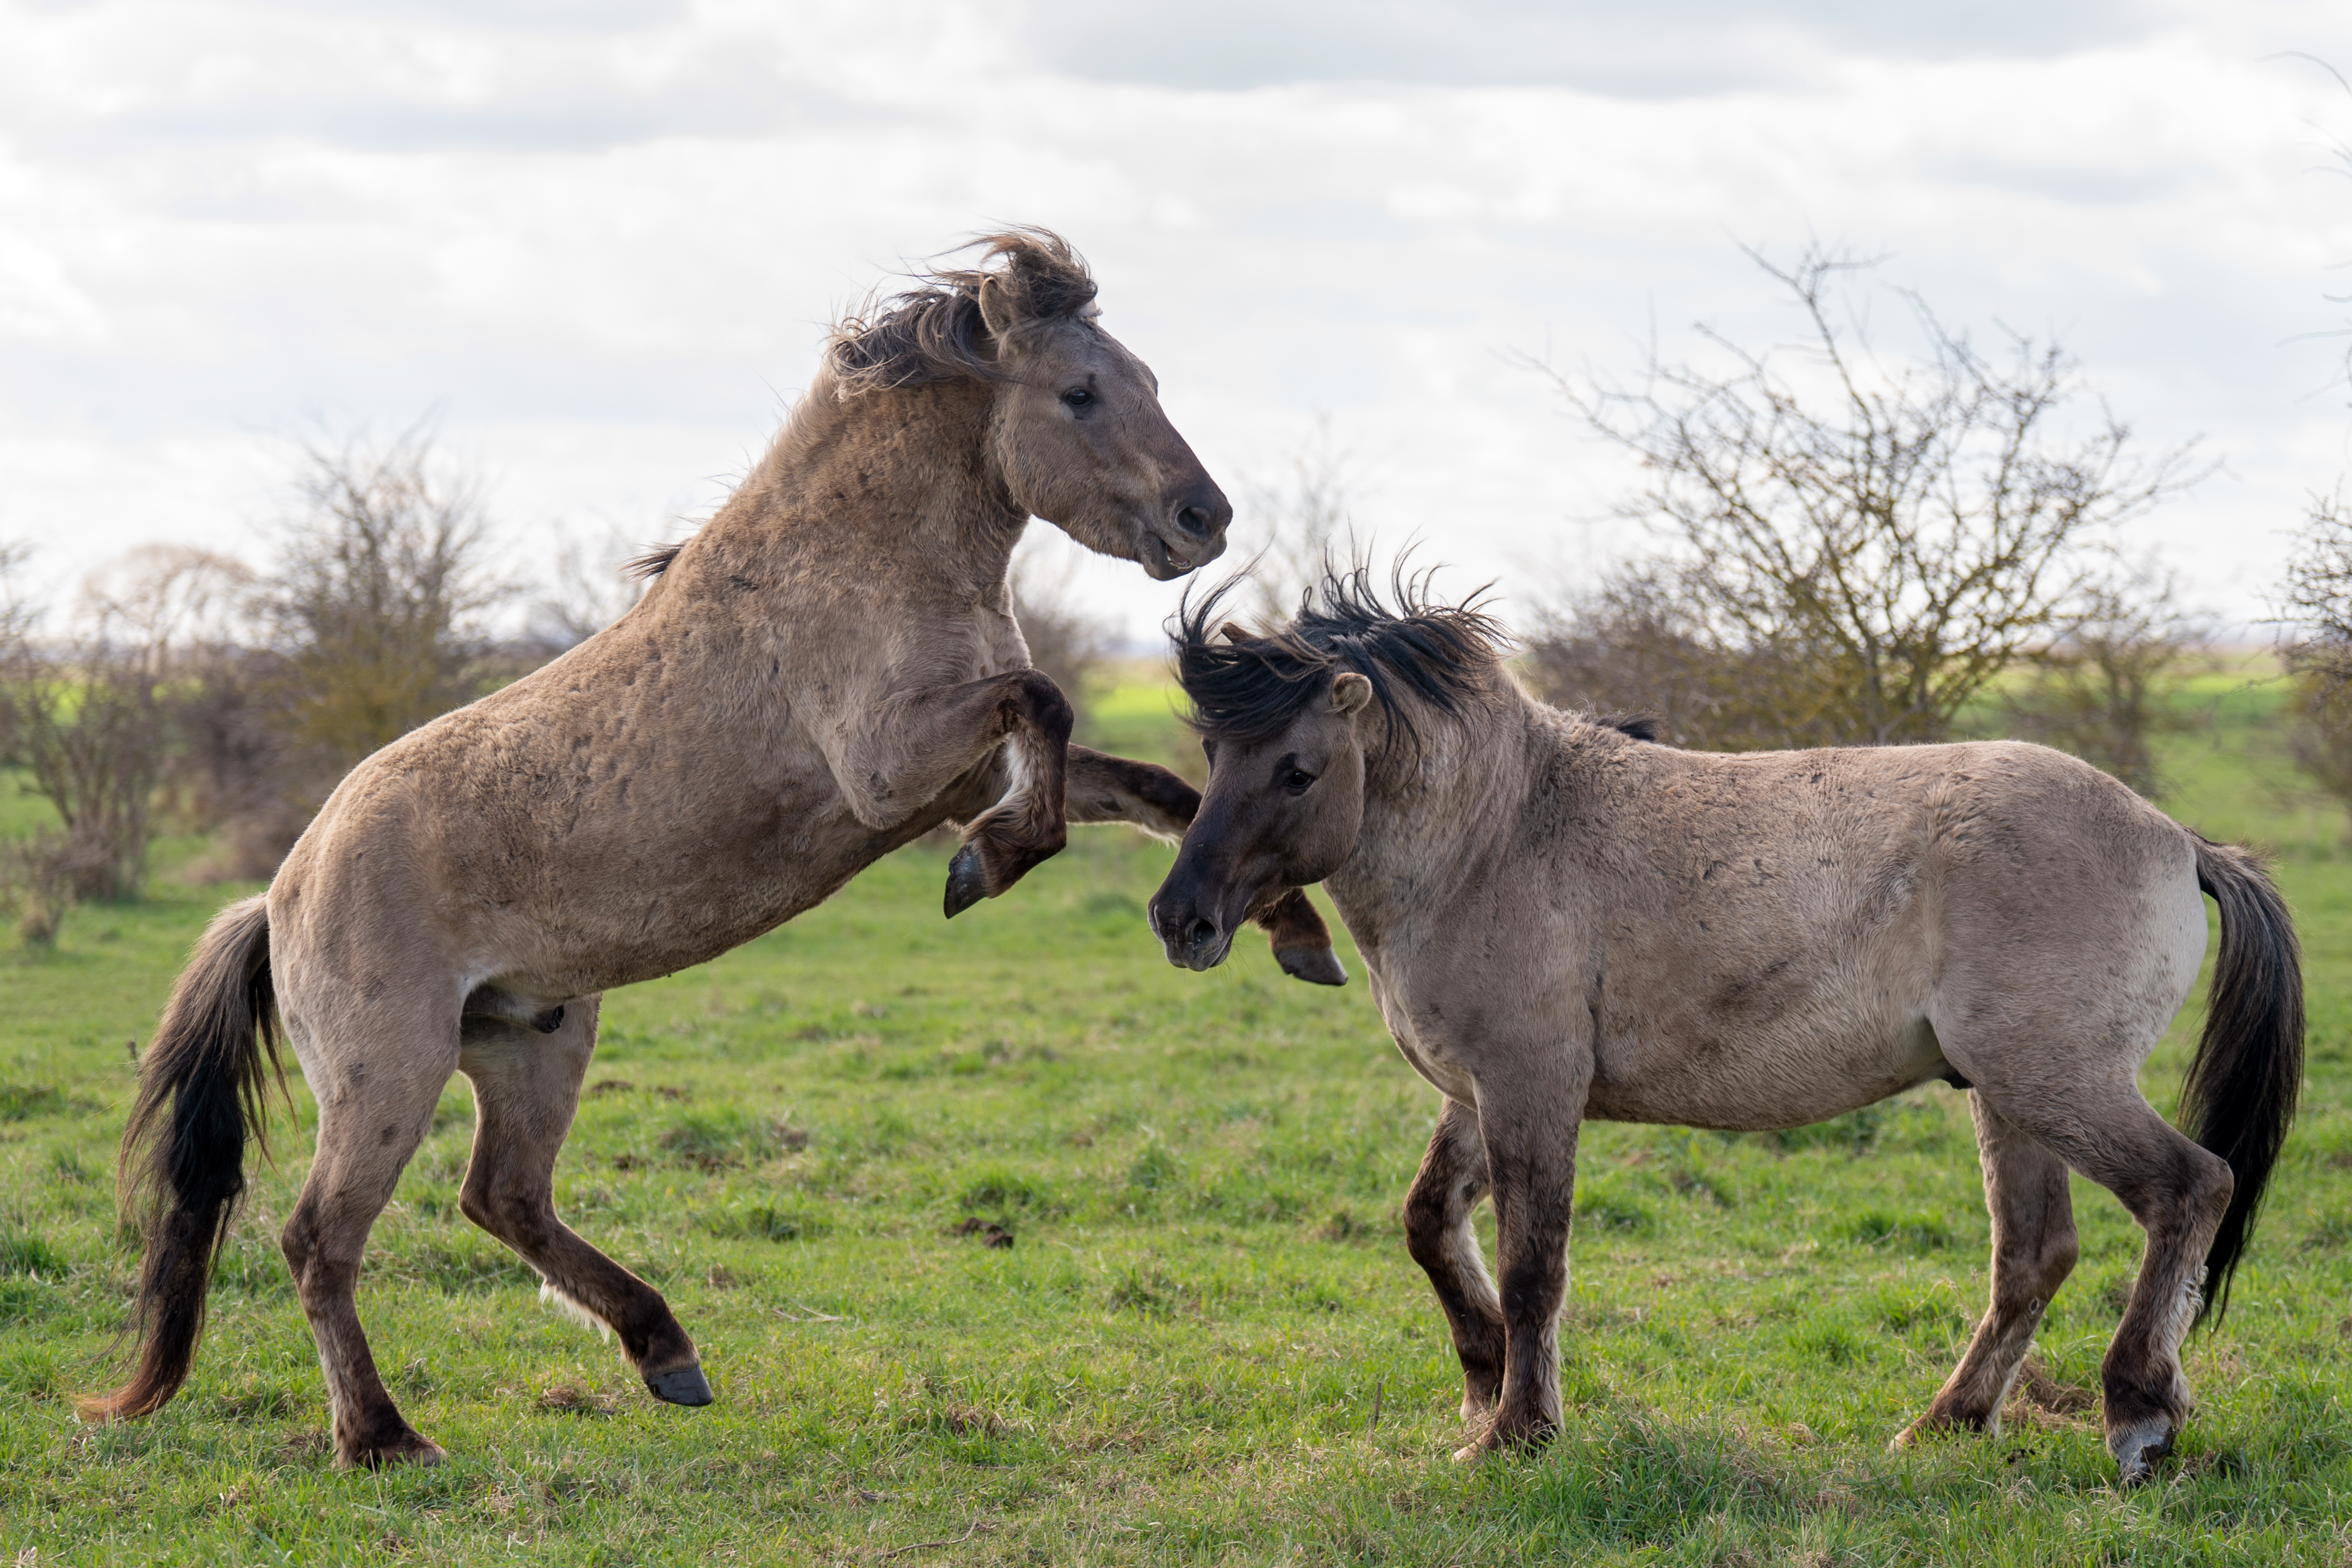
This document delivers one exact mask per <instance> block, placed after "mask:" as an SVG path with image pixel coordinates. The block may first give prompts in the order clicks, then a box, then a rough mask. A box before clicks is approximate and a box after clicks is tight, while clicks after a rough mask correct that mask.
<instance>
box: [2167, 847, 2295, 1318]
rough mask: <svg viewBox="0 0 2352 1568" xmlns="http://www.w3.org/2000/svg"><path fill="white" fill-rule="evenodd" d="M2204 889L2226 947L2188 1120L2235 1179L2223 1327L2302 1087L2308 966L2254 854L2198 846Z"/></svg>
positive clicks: (2222, 1238)
mask: <svg viewBox="0 0 2352 1568" xmlns="http://www.w3.org/2000/svg"><path fill="white" fill-rule="evenodd" d="M2197 886H2198V888H2199V889H2200V890H2201V891H2203V892H2204V893H2206V894H2207V895H2208V896H2210V898H2211V899H2212V900H2213V901H2214V902H2215V903H2216V904H2218V905H2220V906H2221V952H2220V953H2219V954H2218V956H2217V957H2216V958H2215V960H2214V964H2213V991H2212V995H2211V996H2210V998H2209V999H2208V1002H2207V1005H2206V1009H2205V1033H2204V1037H2202V1038H2200V1040H2199V1041H2198V1042H2197V1055H2196V1057H2195V1058H2193V1059H2192V1060H2191V1061H2190V1062H2189V1076H2188V1079H2187V1080H2186V1081H2185V1082H2184V1083H2183V1084H2182V1086H2181V1092H2180V1118H2181V1122H2182V1127H2183V1131H2187V1132H2188V1133H2189V1136H2190V1137H2192V1138H2194V1139H2196V1140H2197V1142H2199V1143H2200V1144H2201V1145H2202V1146H2203V1147H2205V1148H2206V1149H2209V1150H2210V1151H2211V1152H2214V1153H2216V1154H2219V1155H2220V1156H2221V1158H2222V1159H2224V1160H2227V1161H2228V1162H2229V1163H2230V1173H2231V1175H2232V1176H2234V1177H2235V1178H2236V1179H2237V1184H2236V1186H2235V1187H2234V1188H2233V1189H2232V1190H2231V1194H2230V1206H2229V1208H2228V1210H2227V1211H2226V1212H2225V1213H2223V1215H2221V1228H2220V1229H2219V1230H2217V1231H2215V1232H2214V1233H2213V1246H2212V1248H2211V1250H2210V1251H2209V1252H2207V1253H2206V1255H2205V1280H2206V1289H2207V1301H2208V1305H2209V1307H2210V1308H2211V1310H2213V1314H2214V1318H2215V1321H2220V1319H2221V1315H2222V1314H2224V1313H2226V1312H2227V1311H2228V1310H2229V1307H2230V1279H2231V1275H2232V1274H2233V1273H2235V1272H2236V1270H2237V1267H2238V1262H2239V1259H2240V1258H2241V1257H2242V1255H2243V1254H2244V1252H2245V1249H2246V1243H2247V1241H2248V1240H2249V1239H2250V1238H2251V1237H2252V1233H2253V1225H2254V1211H2255V1210H2256V1209H2258V1208H2259V1207H2260V1206H2261V1205H2262V1201H2263V1187H2264V1186H2266V1185H2267V1184H2269V1182H2270V1177H2271V1168H2272V1167H2273V1165H2275V1164H2276V1163H2278V1155H2279V1149H2280V1146H2281V1145H2282V1144H2284V1142H2286V1133H2287V1128H2288V1126H2289V1125H2290V1124H2291V1123H2292V1122H2293V1121H2294V1102H2295V1096H2296V1094H2297V1092H2298V1091H2299V1090H2300V1089H2302V1087H2303V960H2302V953H2301V951H2300V949H2299V947H2298V944H2297V943H2296V942H2295V935H2294V921H2293V919H2292V918H2291V917H2290V916H2289V915H2288V914H2287V909H2286V901H2285V900H2284V899H2282V898H2280V897H2279V891H2278V889H2277V888H2276V887H2275V886H2274V885H2273V883H2272V881H2271V879H2270V878H2269V876H2268V875H2267V874H2266V873H2265V872H2264V871H2263V865H2262V862H2261V861H2260V860H2259V859H2257V858H2255V857H2254V855H2253V854H2252V852H2251V851H2249V850H2245V849H2241V848H2238V847H2234V846H2231V845H2224V844H2212V843H2209V842H2207V841H2206V840H2205V839H2203V838H2199V839H2198V840H2197ZM2204 1315H2205V1314H2204V1310H2200V1312H2199V1314H2198V1316H2199V1317H2200V1319H2202V1318H2203V1316H2204Z"/></svg>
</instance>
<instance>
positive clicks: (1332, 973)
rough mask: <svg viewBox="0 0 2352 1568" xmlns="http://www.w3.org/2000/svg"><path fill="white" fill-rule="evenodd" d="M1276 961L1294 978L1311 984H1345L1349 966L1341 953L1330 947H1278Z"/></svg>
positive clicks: (1275, 952)
mask: <svg viewBox="0 0 2352 1568" xmlns="http://www.w3.org/2000/svg"><path fill="white" fill-rule="evenodd" d="M1274 961H1275V962H1276V963H1279V964H1281V965H1282V972H1283V973H1285V974H1287V975H1289V976H1290V977H1291V978H1292V979H1293V980H1304V981H1306V982H1307V984H1309V985H1345V984H1348V971H1347V967H1346V966H1345V965H1344V964H1342V963H1340V962H1339V954H1338V953H1336V952H1332V951H1331V950H1330V949H1329V948H1328V947H1277V948H1276V949H1275V950H1274Z"/></svg>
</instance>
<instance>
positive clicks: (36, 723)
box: [0, 605, 165, 900]
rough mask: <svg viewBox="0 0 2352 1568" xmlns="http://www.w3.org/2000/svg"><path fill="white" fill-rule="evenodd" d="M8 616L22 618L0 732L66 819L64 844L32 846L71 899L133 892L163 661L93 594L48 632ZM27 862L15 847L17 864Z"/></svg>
mask: <svg viewBox="0 0 2352 1568" xmlns="http://www.w3.org/2000/svg"><path fill="white" fill-rule="evenodd" d="M16 618H17V620H18V622H19V625H20V626H21V627H22V628H24V629H21V630H20V631H19V633H18V634H17V635H16V636H15V637H12V638H11V641H10V644H9V646H8V647H7V649H6V650H5V657H6V660H7V663H6V668H5V669H0V735H5V737H6V742H7V749H8V752H9V754H10V756H11V757H12V758H13V759H14V760H15V761H16V763H18V764H19V765H21V766H22V767H24V768H25V770H26V772H28V773H31V774H32V780H33V788H34V789H35V790H36V791H37V792H38V793H39V794H40V795H45V796H47V799H48V801H49V804H50V805H53V806H55V807H56V808H57V813H58V817H59V818H60V819H61V820H62V821H63V823H64V824H65V841H64V843H63V844H62V845H61V846H58V847H56V849H55V852H54V853H51V852H50V851H49V850H47V849H43V850H40V851H39V855H40V856H41V857H43V858H46V859H47V860H48V861H50V862H52V863H54V864H55V865H56V866H57V867H58V868H62V872H63V875H64V878H65V881H66V885H67V886H68V888H69V889H70V890H71V893H72V895H73V896H74V897H75V898H78V899H109V900H113V899H131V898H136V897H137V896H138V895H139V890H140V886H141V884H142V881H143V880H144V879H145V875H146V861H147V845H148V841H149V839H150V838H151V837H152V831H153V826H152V805H153V800H154V795H155V786H156V784H157V781H158V780H159V778H160V777H161V775H162V772H163V754H164V737H165V721H164V713H163V698H162V693H161V686H162V682H163V668H161V665H160V663H159V661H158V660H157V659H156V658H154V657H153V650H152V648H150V647H147V646H146V645H145V644H144V643H142V641H141V640H140V639H139V638H138V637H137V636H136V635H134V631H135V629H134V628H131V627H127V626H125V625H123V624H122V623H121V621H120V620H119V619H117V618H116V617H115V616H112V615H110V614H109V613H107V609H106V606H104V605H99V606H97V608H96V611H95V614H94V615H93V616H92V617H91V618H90V620H89V624H88V626H87V629H85V630H83V631H82V632H80V634H79V635H77V636H72V637H66V638H60V639H58V640H55V641H50V640H47V639H43V638H40V637H37V636H36V635H34V633H33V631H32V630H31V629H30V627H31V623H30V621H29V620H28V619H26V617H25V616H24V615H23V613H22V612H21V611H20V612H19V613H18V616H17V617H16ZM34 853H35V851H33V850H31V849H27V850H26V854H27V855H31V854H34ZM31 863H32V862H31V861H30V860H25V859H23V858H21V857H20V867H19V868H20V869H23V868H27V867H29V866H30V865H31Z"/></svg>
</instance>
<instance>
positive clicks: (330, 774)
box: [262, 426, 505, 804]
mask: <svg viewBox="0 0 2352 1568" xmlns="http://www.w3.org/2000/svg"><path fill="white" fill-rule="evenodd" d="M295 491H296V494H297V496H298V497H299V500H300V503H301V505H300V509H299V512H298V513H297V515H296V516H295V517H294V518H293V519H292V520H291V521H289V522H288V523H287V525H286V527H285V531H284V549H283V552H282V557H281V561H280V563H279V566H278V572H277V573H276V574H274V576H273V577H272V579H271V581H270V582H269V584H268V591H267V593H266V595H265V596H264V598H263V601H262V605H263V610H264V613H265V615H266V616H267V617H268V622H269V625H270V628H271V631H272V634H273V640H274V642H275V644H276V646H277V647H278V650H279V651H280V652H281V653H282V654H283V655H284V656H285V659H286V664H285V667H284V669H283V676H282V681H281V683H280V685H279V687H278V694H277V695H278V703H277V707H278V723H279V724H280V725H281V726H282V727H283V732H284V733H285V734H286V735H287V737H288V740H289V743H290V745H291V747H292V748H293V749H294V751H295V752H297V753H298V754H299V756H300V757H301V758H302V760H303V761H304V762H305V763H307V764H308V765H309V766H310V767H311V768H312V769H314V770H315V771H316V773H318V774H319V775H320V777H321V779H322V781H323V782H324V783H326V784H331V782H332V780H333V779H334V778H336V777H340V776H341V773H343V772H344V771H345V770H347V769H348V768H350V766H351V765H352V763H356V762H358V761H359V760H360V759H361V758H362V757H365V756H367V755H368V754H369V753H370V752H374V751H377V750H379V749H380V748H382V747H383V746H384V745H386V744H388V743H390V742H393V741H395V740H398V739H399V738H400V737H401V736H402V735H404V734H406V733H407V732H408V731H411V730H413V729H415V728H416V726H418V725H419V724H422V723H424V722H425V721H427V720H429V719H433V718H436V717H437V716H439V715H440V714H442V713H445V712H447V711H448V710H450V709H452V708H455V707H457V706H459V705H460V704H462V703H464V702H466V701H467V700H470V699H471V698H472V697H473V696H474V695H475V692H474V690H473V688H472V684H471V682H470V681H469V679H468V666H469V665H470V663H471V662H472V660H473V659H474V658H475V657H476V655H477V654H478V652H479V651H480V649H481V647H482V640H481V637H480V632H479V626H478V616H479V614H480V612H481V611H482V610H484V609H485V608H487V607H488V605H490V604H491V603H492V602H493V601H494V600H495V599H496V598H497V597H498V596H499V595H500V594H501V593H502V592H504V591H505V585H504V584H500V583H498V582H496V581H494V580H493V579H492V577H491V575H490V574H489V572H488V567H487V564H486V562H485V555H486V552H487V542H488V539H487V536H488V520H487V515H486V512H485V510H484V506H483V502H482V498H481V491H480V487H479V485H478V483H477V482H475V481H474V480H473V479H470V478H469V477H467V476H466V475H464V474H462V473H457V472H454V471H451V470H449V469H448V468H446V466H444V465H440V464H437V463H436V461H435V460H434V456H433V451H432V441H431V437H430V433H429V432H428V431H426V430H425V428H424V427H422V426H419V427H417V428H415V429H412V430H410V431H408V432H407V433H406V434H404V435H403V436H402V437H399V438H398V439H397V440H394V442H392V443H391V444H390V445H388V446H384V447H373V446H371V445H369V444H368V443H367V442H366V441H365V440H364V439H361V438H356V437H355V438H352V439H350V440H347V441H344V442H343V443H341V445H339V446H327V445H313V446H310V447H306V448H305V449H304V451H303V453H302V456H301V460H300V465H299V468H298V470H297V473H296V477H295ZM313 793H314V794H319V795H322V793H323V792H321V791H319V790H317V789H316V787H315V785H314V790H313ZM313 804H315V801H314V802H313Z"/></svg>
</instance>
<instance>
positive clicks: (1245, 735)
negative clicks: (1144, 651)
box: [1174, 566, 1505, 748]
mask: <svg viewBox="0 0 2352 1568" xmlns="http://www.w3.org/2000/svg"><path fill="white" fill-rule="evenodd" d="M1240 582H1241V579H1240V578H1238V577H1235V578H1232V579H1229V580H1228V581H1226V582H1224V583H1223V584H1219V585H1218V586H1217V587H1216V588H1214V589H1213V590H1212V591H1210V592H1209V593H1208V594H1207V595H1203V596H1202V599H1201V600H1200V601H1199V603H1198V604H1197V605H1196V604H1195V603H1194V602H1193V601H1192V596H1191V595H1189V594H1188V595H1186V596H1185V602H1184V605H1183V606H1182V608H1181V610H1180V611H1179V612H1178V615H1177V628H1176V632H1175V634H1174V637H1175V643H1176V679H1177V681H1178V683H1179V684H1181V686H1182V687H1183V689H1184V694H1185V696H1186V697H1187V698H1189V699H1191V700H1192V715H1191V723H1192V729H1193V731H1194V732H1195V733H1197V734H1199V735H1200V736H1201V737H1202V739H1203V740H1209V741H1220V740H1223V741H1233V742H1237V743H1243V744H1246V743H1250V742H1260V741H1265V740H1267V739H1270V738H1271V737H1273V736H1275V735H1277V734H1279V733H1281V732H1282V731H1283V730H1285V729H1286V728H1287V727H1288V726H1289V725H1290V724H1291V722H1292V721H1295V720H1296V719H1297V717H1298V715H1299V714H1300V713H1301V712H1303V711H1304V710H1306V708H1307V704H1308V703H1309V702H1311V701H1313V700H1316V699H1317V698H1318V697H1320V696H1322V695H1323V694H1324V693H1326V692H1328V690H1329V689H1330V686H1331V682H1332V680H1333V679H1335V678H1336V677H1338V676H1339V675H1340V674H1341V673H1343V672H1346V671H1350V670H1352V671H1354V672H1355V673H1357V674H1359V675H1361V676H1363V677H1364V678H1365V679H1368V680H1370V682H1371V683H1372V695H1373V697H1374V699H1375V700H1377V701H1378V702H1379V703H1380V705H1381V715H1382V721H1383V723H1384V725H1385V727H1386V728H1385V731H1384V735H1383V744H1384V748H1386V747H1394V746H1395V745H1396V744H1397V743H1398V742H1400V741H1402V742H1403V743H1404V744H1405V745H1406V746H1408V747H1417V746H1418V745H1419V744H1420V742H1421V738H1422V737H1421V735H1420V731H1419V728H1418V726H1417V724H1416V721H1415V718H1416V714H1415V710H1417V709H1425V710H1430V711H1433V712H1434V713H1436V714H1438V715H1439V716H1441V717H1444V718H1447V719H1459V718H1461V717H1463V716H1464V715H1465V712H1466V710H1468V708H1469V707H1470V705H1471V703H1472V702H1473V701H1474V700H1475V699H1476V697H1477V696H1478V695H1479V694H1480V693H1482V692H1484V691H1486V689H1488V687H1489V685H1490V684H1491V681H1492V679H1493V676H1494V672H1495V670H1496V668H1498V667H1499V666H1500V664H1501V663H1502V647H1501V645H1502V644H1503V642H1504V640H1505V638H1504V633H1503V630H1502V628H1501V626H1499V625H1497V624H1496V621H1495V619H1494V618H1493V617H1492V616H1488V615H1487V614H1486V613H1485V611H1484V610H1482V609H1481V608H1480V607H1479V605H1478V602H1477V601H1476V600H1475V598H1474V599H1473V600H1471V601H1469V602H1466V603H1464V604H1459V605H1444V604H1438V603H1435V602H1433V601H1432V600H1431V599H1430V598H1429V595H1428V586H1429V580H1428V577H1427V575H1426V574H1423V575H1422V576H1420V577H1418V578H1415V577H1408V576H1406V575H1405V574H1402V572H1400V573H1399V574H1397V576H1396V577H1395V579H1394V580H1393V581H1392V583H1391V589H1390V592H1391V596H1392V597H1393V599H1394V601H1395V603H1394V605H1393V607H1391V605H1390V604H1389V603H1387V602H1385V601H1383V600H1382V598H1381V594H1380V592H1379V590H1378V589H1377V588H1376V587H1375V586H1374V584H1373V583H1372V579H1371V574H1370V571H1369V570H1368V569H1367V568H1364V567H1361V566H1358V567H1355V568H1352V569H1350V570H1349V571H1345V572H1341V571H1337V570H1332V571H1327V572H1326V573H1325V574H1324V576H1323V580H1322V581H1321V582H1320V583H1319V584H1316V586H1315V587H1313V588H1311V589H1309V590H1308V591H1307V594H1306V595H1304V597H1303V598H1302V599H1301V601H1300V603H1299V607H1298V614H1297V616H1294V617H1293V618H1292V620H1291V623H1290V624H1289V625H1288V626H1284V627H1282V628H1280V629H1279V630H1276V631H1273V632H1268V633H1265V634H1254V633H1248V632H1244V631H1242V630H1240V629H1239V628H1237V627H1234V626H1230V625H1227V626H1223V628H1222V629H1218V618H1217V612H1218V609H1219V607H1220V606H1221V605H1222V604H1223V601H1224V599H1225V598H1226V596H1227V595H1230V594H1231V593H1232V592H1233V590H1234V588H1235V587H1236V586H1238V585H1239V584H1240Z"/></svg>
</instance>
